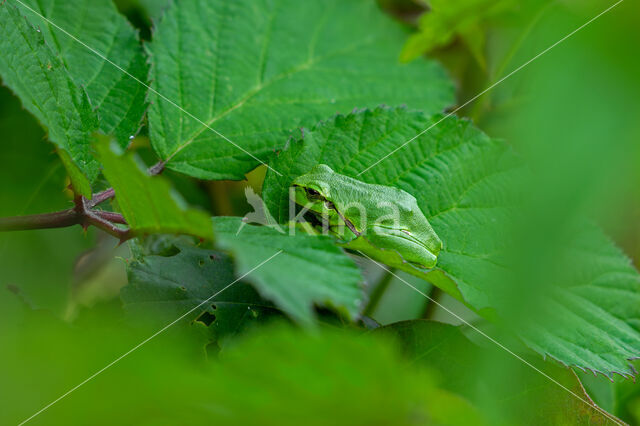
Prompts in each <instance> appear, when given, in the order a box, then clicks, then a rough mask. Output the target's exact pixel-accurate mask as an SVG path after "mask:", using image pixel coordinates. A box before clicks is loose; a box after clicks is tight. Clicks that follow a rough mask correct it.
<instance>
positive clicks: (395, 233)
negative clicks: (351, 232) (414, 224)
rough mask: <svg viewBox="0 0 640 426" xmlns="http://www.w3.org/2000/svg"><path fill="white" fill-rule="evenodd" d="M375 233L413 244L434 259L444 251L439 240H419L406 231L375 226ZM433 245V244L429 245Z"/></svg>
mask: <svg viewBox="0 0 640 426" xmlns="http://www.w3.org/2000/svg"><path fill="white" fill-rule="evenodd" d="M373 232H376V233H378V234H380V235H384V236H385V237H386V238H391V239H397V240H402V241H405V242H409V243H411V245H413V246H415V247H416V248H418V249H422V250H425V251H427V252H429V254H430V255H432V256H433V257H434V258H437V257H438V255H439V254H440V250H442V241H441V240H440V239H437V240H436V241H430V242H426V241H422V240H420V239H419V238H417V237H416V236H415V235H413V234H411V233H410V232H409V231H407V230H404V229H393V228H387V227H384V226H374V227H373ZM429 243H431V244H429Z"/></svg>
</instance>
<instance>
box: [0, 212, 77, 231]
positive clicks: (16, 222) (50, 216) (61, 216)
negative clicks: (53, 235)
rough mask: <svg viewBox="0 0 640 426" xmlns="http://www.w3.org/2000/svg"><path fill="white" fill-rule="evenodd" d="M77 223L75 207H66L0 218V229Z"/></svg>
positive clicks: (49, 226)
mask: <svg viewBox="0 0 640 426" xmlns="http://www.w3.org/2000/svg"><path fill="white" fill-rule="evenodd" d="M78 223H79V222H78V213H77V212H76V211H75V209H67V210H62V211H59V212H55V213H44V214H33V215H27V216H13V217H3V218H0V231H23V230H29V229H48V228H66V227H68V226H73V225H77V224H78Z"/></svg>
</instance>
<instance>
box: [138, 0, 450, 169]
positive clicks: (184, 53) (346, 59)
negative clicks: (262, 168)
mask: <svg viewBox="0 0 640 426" xmlns="http://www.w3.org/2000/svg"><path fill="white" fill-rule="evenodd" d="M403 38H404V32H403V31H402V30H401V29H400V28H399V27H398V25H397V24H395V23H393V22H392V21H390V20H389V19H388V18H386V17H385V16H383V15H382V13H381V12H380V11H379V10H377V6H376V5H375V3H374V2H371V1H369V0H349V1H346V2H340V5H338V2H333V3H332V4H326V2H324V1H320V0H313V1H306V2H304V3H301V2H298V1H295V0H284V1H267V0H261V1H258V2H255V1H253V0H241V1H235V2H231V3H229V2H211V1H208V0H198V1H191V2H184V3H175V4H174V5H173V7H171V8H170V9H169V10H167V12H166V13H165V14H164V15H163V18H162V20H161V21H160V23H159V24H158V26H157V28H156V31H155V33H154V38H153V41H152V42H151V43H150V45H149V54H150V57H151V61H152V78H151V79H152V81H153V89H154V90H153V91H152V92H151V93H150V96H151V102H152V106H151V110H150V111H149V125H150V134H151V141H152V144H153V147H154V148H155V150H156V152H157V153H158V155H159V156H160V158H162V159H163V160H165V161H166V162H167V167H169V168H171V169H173V170H177V171H180V172H183V173H187V174H189V175H191V176H195V177H199V178H207V179H241V178H242V177H243V175H244V174H245V173H246V172H248V171H250V170H251V169H253V168H254V167H255V166H256V165H257V164H258V161H264V159H265V157H266V155H267V154H269V153H270V152H272V151H273V150H274V149H275V148H278V147H280V146H281V145H282V143H283V141H285V140H286V138H287V135H289V134H290V133H291V132H292V131H293V130H294V129H296V128H297V127H300V126H311V125H313V124H314V123H315V122H317V121H318V120H320V119H323V118H325V117H327V116H328V115H331V114H333V113H335V112H336V111H342V112H346V111H350V110H352V109H353V108H356V107H360V108H361V107H367V106H376V105H378V104H381V103H386V104H389V105H401V104H407V105H409V106H411V107H415V108H421V109H424V110H427V111H432V112H435V111H440V110H441V109H443V108H444V107H446V106H448V105H450V104H452V103H453V99H452V92H453V91H452V86H451V84H450V83H449V82H448V81H447V80H446V77H445V74H444V72H443V71H442V69H441V68H440V67H439V66H438V65H437V64H436V63H434V62H431V61H420V62H417V63H412V64H407V65H400V64H398V63H396V62H397V61H396V60H395V57H396V55H397V46H398V43H400V42H401V41H402V40H403ZM196 47H197V48H196ZM178 52H179V53H178ZM240 52H241V54H240ZM158 93H161V94H162V95H163V96H159V95H158ZM165 97H167V98H169V100H167V99H166V98H165ZM175 104H178V105H179V106H180V107H181V108H184V110H182V109H180V108H178V107H176V105H175ZM185 110H186V111H187V112H185ZM211 127H213V128H215V131H212V130H211ZM221 134H222V135H224V137H223V136H221Z"/></svg>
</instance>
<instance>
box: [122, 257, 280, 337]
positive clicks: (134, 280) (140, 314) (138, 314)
mask: <svg viewBox="0 0 640 426" xmlns="http://www.w3.org/2000/svg"><path fill="white" fill-rule="evenodd" d="M176 248H177V250H179V251H178V253H177V254H174V255H171V256H157V255H150V256H145V257H143V258H142V259H139V260H134V261H132V262H130V263H129V267H128V273H129V284H128V285H127V286H126V287H124V288H123V289H122V290H121V296H122V300H123V302H124V308H125V310H126V311H127V312H128V313H129V314H130V315H132V317H133V318H134V319H138V320H142V321H147V322H148V321H149V320H151V322H152V323H153V324H155V325H156V326H158V327H161V326H164V325H166V324H168V323H170V322H172V321H174V320H176V319H177V318H179V317H181V316H182V315H184V314H185V313H186V312H188V311H189V310H191V309H193V308H196V307H197V306H199V305H201V304H202V306H200V307H198V309H196V310H194V312H193V313H192V314H190V315H189V316H187V318H186V319H185V321H190V323H191V324H194V325H198V326H204V327H206V328H207V333H210V336H211V340H213V341H216V342H217V344H218V345H219V346H220V347H222V346H223V345H224V341H223V340H224V339H225V338H228V337H233V336H235V335H236V334H238V333H239V332H241V331H244V330H246V329H248V328H249V327H251V326H252V325H253V324H256V323H258V322H263V321H264V320H266V319H268V318H272V317H274V316H277V314H278V310H277V309H276V308H275V307H274V306H273V305H272V304H271V303H269V302H267V301H265V300H263V299H262V298H260V296H259V295H258V294H257V293H256V291H255V290H254V289H253V288H252V287H251V286H250V285H249V284H247V283H244V282H237V283H235V284H233V285H231V286H230V287H228V288H226V289H225V287H227V286H229V285H230V284H231V283H233V282H234V281H235V279H234V274H233V263H232V262H231V259H229V257H228V255H226V254H224V253H221V252H217V251H213V250H205V249H201V248H197V247H192V246H188V245H178V246H177V247H176ZM217 293H220V295H218V296H216V297H213V296H214V295H216V294H217ZM209 299H210V300H209ZM207 300H208V302H207V303H206V304H205V303H204V302H205V301H207Z"/></svg>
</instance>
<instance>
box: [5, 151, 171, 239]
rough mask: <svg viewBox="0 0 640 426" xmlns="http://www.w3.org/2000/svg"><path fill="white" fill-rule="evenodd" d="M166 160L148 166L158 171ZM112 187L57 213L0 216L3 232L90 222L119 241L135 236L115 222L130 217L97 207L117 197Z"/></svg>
mask: <svg viewBox="0 0 640 426" xmlns="http://www.w3.org/2000/svg"><path fill="white" fill-rule="evenodd" d="M164 166H165V162H164V161H159V162H158V163H156V164H154V165H153V166H151V167H149V169H148V172H149V174H150V175H151V176H155V175H159V174H160V173H162V172H163V171H164ZM115 195H116V193H115V191H114V189H113V188H109V189H105V190H104V191H101V192H98V193H96V194H93V196H92V197H91V200H87V199H86V198H84V197H81V196H78V197H76V199H75V200H74V202H75V207H74V208H72V209H67V210H61V211H59V212H54V213H42V214H33V215H27V216H12V217H0V232H4V231H26V230H30V229H51V228H67V227H69V226H73V225H81V226H82V227H83V228H85V229H87V227H88V226H89V225H92V226H95V227H96V228H99V229H102V230H103V231H104V232H106V233H108V234H110V235H113V236H114V237H116V238H118V239H119V240H120V243H123V242H124V241H126V240H128V239H130V238H132V237H133V236H134V235H133V232H132V231H131V229H128V228H127V229H124V228H119V227H118V226H116V224H120V225H126V224H127V221H126V220H125V219H124V217H123V216H122V215H121V214H119V213H114V212H108V211H103V210H94V207H96V206H97V205H98V204H101V203H103V202H105V201H107V200H110V199H112V198H113V197H115Z"/></svg>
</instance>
